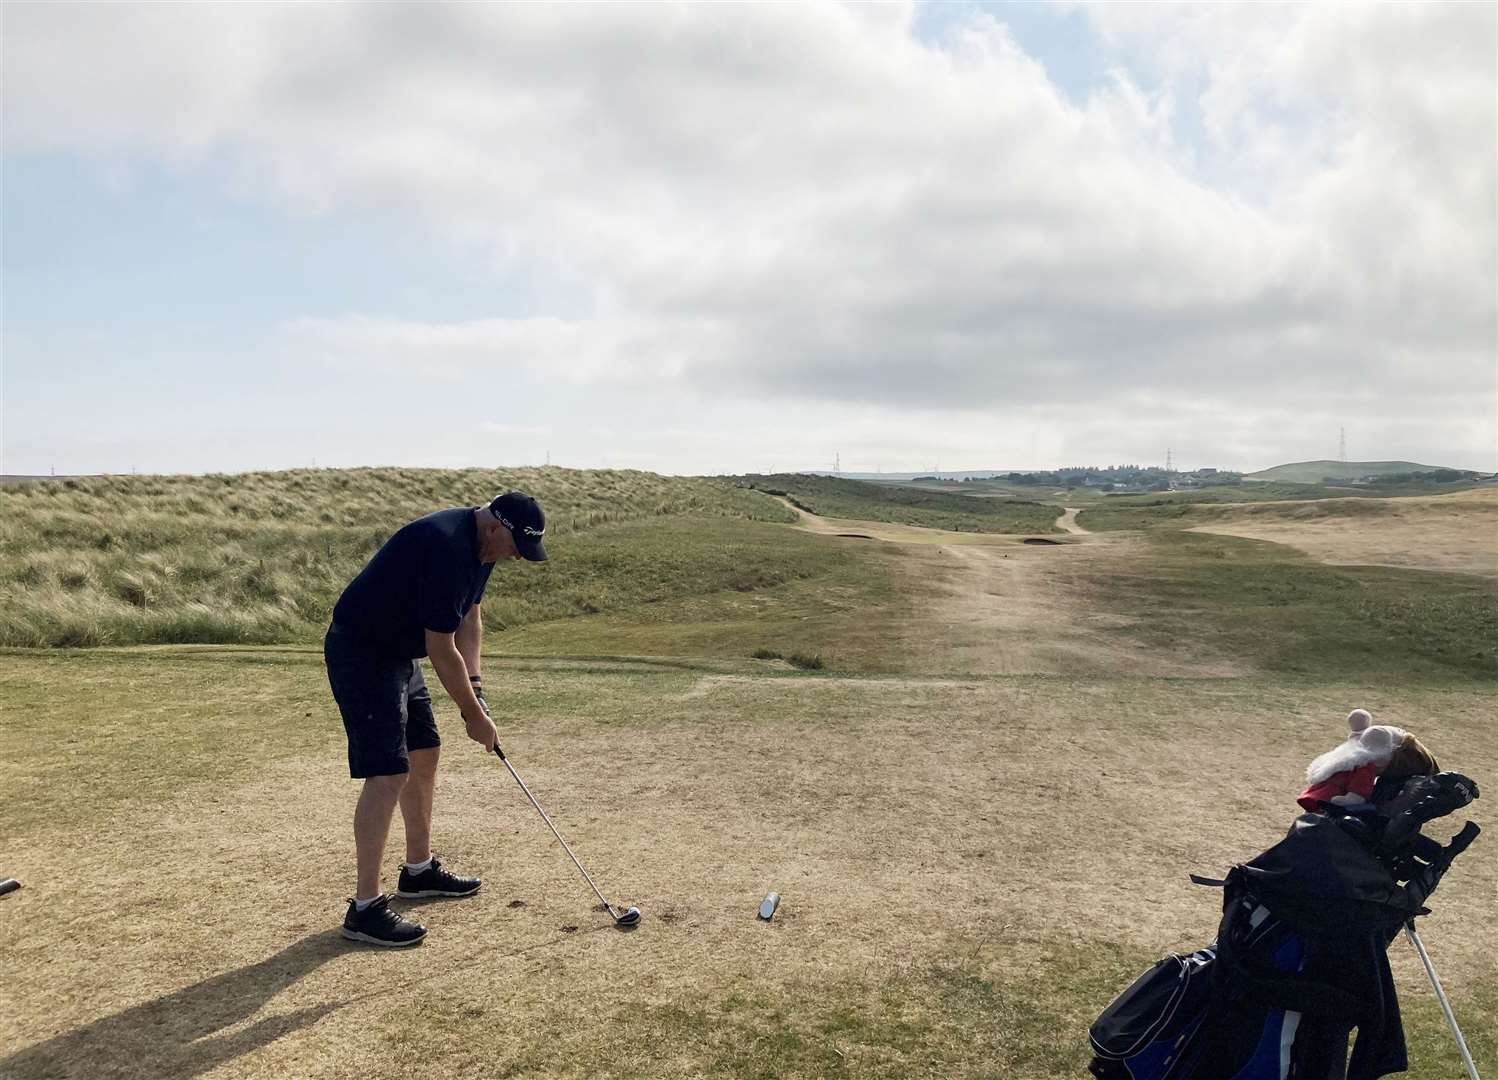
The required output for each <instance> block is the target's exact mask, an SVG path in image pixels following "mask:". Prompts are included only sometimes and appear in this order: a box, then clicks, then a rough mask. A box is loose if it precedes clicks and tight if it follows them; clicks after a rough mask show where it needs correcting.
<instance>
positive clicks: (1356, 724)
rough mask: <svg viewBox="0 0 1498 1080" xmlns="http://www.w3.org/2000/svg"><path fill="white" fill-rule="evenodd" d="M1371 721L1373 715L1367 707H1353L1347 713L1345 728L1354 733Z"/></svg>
mask: <svg viewBox="0 0 1498 1080" xmlns="http://www.w3.org/2000/svg"><path fill="white" fill-rule="evenodd" d="M1372 723H1373V717H1372V715H1370V714H1369V712H1368V710H1367V709H1353V710H1352V712H1350V713H1348V714H1347V730H1349V731H1351V732H1352V733H1353V734H1354V735H1356V734H1357V733H1358V732H1360V731H1362V730H1363V729H1364V728H1366V727H1368V726H1369V725H1371V724H1372Z"/></svg>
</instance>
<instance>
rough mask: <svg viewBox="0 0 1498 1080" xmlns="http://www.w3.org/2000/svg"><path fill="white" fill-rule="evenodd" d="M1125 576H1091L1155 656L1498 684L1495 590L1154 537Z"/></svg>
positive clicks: (1289, 554) (1273, 550) (1464, 578)
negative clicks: (1178, 654) (1179, 652)
mask: <svg viewBox="0 0 1498 1080" xmlns="http://www.w3.org/2000/svg"><path fill="white" fill-rule="evenodd" d="M1144 542H1145V543H1146V545H1147V547H1146V549H1145V551H1144V552H1143V553H1141V555H1140V556H1139V557H1137V558H1135V559H1134V560H1132V565H1131V567H1130V568H1128V570H1127V572H1121V571H1122V570H1123V568H1121V567H1118V566H1104V567H1101V568H1098V569H1096V570H1094V571H1092V572H1089V573H1088V575H1087V585H1088V589H1089V592H1090V594H1091V595H1092V597H1093V600H1094V602H1095V603H1096V604H1097V606H1098V607H1099V608H1100V609H1103V610H1107V611H1111V612H1116V613H1118V614H1121V615H1125V616H1129V617H1130V618H1129V621H1128V622H1127V623H1126V624H1124V625H1122V626H1121V627H1120V629H1119V630H1118V632H1119V633H1121V634H1127V635H1130V636H1136V637H1142V638H1144V639H1145V640H1146V641H1147V642H1150V643H1153V644H1156V645H1159V646H1162V647H1164V646H1174V645H1179V643H1181V642H1192V643H1193V644H1194V646H1195V647H1196V648H1198V649H1200V650H1202V651H1203V652H1209V653H1216V654H1219V655H1224V656H1233V657H1236V658H1238V659H1240V660H1243V661H1247V662H1249V663H1251V664H1252V665H1253V666H1255V667H1257V668H1259V669H1260V670H1264V671H1276V672H1287V673H1311V674H1315V673H1337V674H1338V675H1340V676H1345V675H1350V674H1355V673H1356V674H1379V675H1382V676H1384V677H1387V678H1418V679H1427V680H1428V679H1440V680H1453V681H1458V682H1462V681H1467V680H1472V679H1476V680H1484V681H1486V680H1492V679H1494V678H1498V582H1495V581H1493V580H1491V579H1488V578H1482V577H1475V576H1468V575H1462V574H1450V573H1435V572H1426V571H1419V570H1400V569H1393V568H1388V567H1377V566H1327V565H1324V564H1322V563H1319V562H1316V561H1315V560H1313V559H1310V558H1308V557H1306V556H1304V555H1301V554H1299V553H1298V552H1296V551H1294V550H1293V549H1291V548H1287V547H1285V546H1284V545H1281V544H1272V543H1267V542H1264V541H1258V540H1245V539H1241V538H1238V537H1231V536H1218V535H1211V534H1202V533H1190V532H1176V531H1166V530H1161V531H1155V532H1149V533H1146V534H1144Z"/></svg>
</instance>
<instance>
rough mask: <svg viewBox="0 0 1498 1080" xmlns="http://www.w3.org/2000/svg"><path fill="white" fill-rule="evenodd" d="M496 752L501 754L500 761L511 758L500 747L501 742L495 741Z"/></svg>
mask: <svg viewBox="0 0 1498 1080" xmlns="http://www.w3.org/2000/svg"><path fill="white" fill-rule="evenodd" d="M494 752H495V753H496V754H498V755H499V760H500V761H508V760H509V759H508V758H506V757H505V752H504V750H503V749H502V748H501V747H500V745H499V743H495V744H494Z"/></svg>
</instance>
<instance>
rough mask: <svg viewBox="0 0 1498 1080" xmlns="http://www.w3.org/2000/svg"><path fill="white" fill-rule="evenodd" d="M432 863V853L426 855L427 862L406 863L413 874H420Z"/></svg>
mask: <svg viewBox="0 0 1498 1080" xmlns="http://www.w3.org/2000/svg"><path fill="white" fill-rule="evenodd" d="M431 865H432V857H431V856H430V855H428V856H427V857H426V861H425V862H408V863H406V869H407V870H409V871H410V872H411V873H413V874H419V873H421V872H422V871H423V870H426V869H427V868H428V867H430V866H431Z"/></svg>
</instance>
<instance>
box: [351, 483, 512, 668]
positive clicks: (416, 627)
mask: <svg viewBox="0 0 1498 1080" xmlns="http://www.w3.org/2000/svg"><path fill="white" fill-rule="evenodd" d="M493 569H494V564H493V563H481V562H479V534H478V523H477V522H476V521H475V520H474V517H473V508H472V507H459V508H458V509H455V510H438V511H437V512H436V513H434V514H428V515H427V516H426V517H424V518H417V519H416V520H415V521H413V522H411V523H410V524H409V525H405V526H402V527H401V529H400V531H399V532H397V533H396V534H395V535H394V536H392V537H391V538H390V539H389V540H386V541H385V544H384V546H383V547H381V548H380V550H379V551H377V552H375V554H374V558H372V559H370V560H369V564H368V565H367V566H365V567H364V569H363V570H360V571H359V576H358V577H356V578H354V580H353V581H351V582H349V584H348V588H346V589H344V590H343V595H342V596H341V597H339V598H338V603H337V604H335V605H333V621H334V622H335V623H337V624H338V625H339V626H340V627H343V628H344V629H346V630H347V631H349V632H350V633H351V634H352V635H353V636H354V638H355V639H356V640H357V641H358V642H359V643H360V644H361V645H364V646H366V647H368V648H370V649H373V650H375V651H377V652H380V653H382V654H385V655H390V656H405V657H411V658H413V659H414V658H415V657H418V656H425V655H426V654H427V646H426V631H428V630H435V631H437V632H439V633H443V634H451V633H452V632H453V631H454V630H456V629H457V628H458V624H459V623H461V622H462V621H463V616H465V615H467V614H468V609H469V608H471V607H473V605H474V604H477V603H478V602H479V601H480V600H482V599H483V598H484V586H485V585H487V584H488V583H489V574H490V572H491V571H492V570H493Z"/></svg>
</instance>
